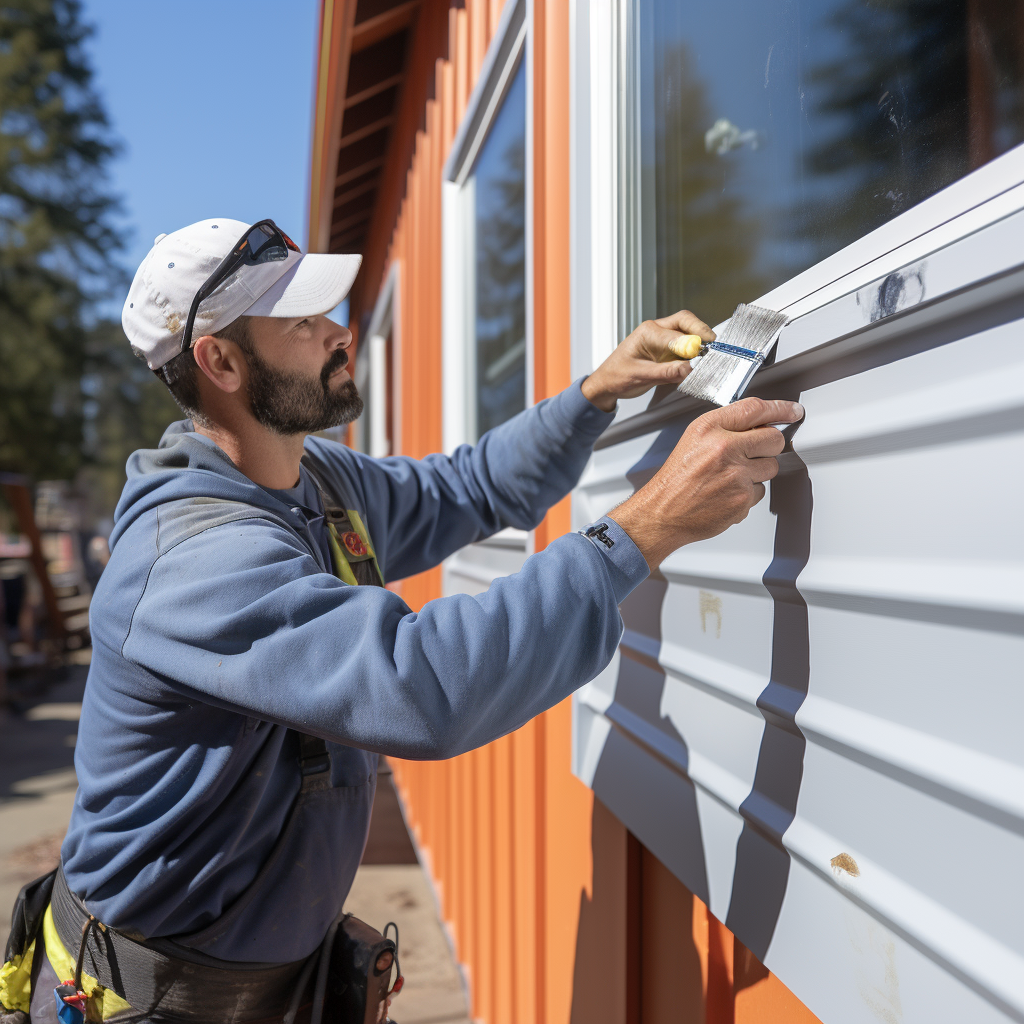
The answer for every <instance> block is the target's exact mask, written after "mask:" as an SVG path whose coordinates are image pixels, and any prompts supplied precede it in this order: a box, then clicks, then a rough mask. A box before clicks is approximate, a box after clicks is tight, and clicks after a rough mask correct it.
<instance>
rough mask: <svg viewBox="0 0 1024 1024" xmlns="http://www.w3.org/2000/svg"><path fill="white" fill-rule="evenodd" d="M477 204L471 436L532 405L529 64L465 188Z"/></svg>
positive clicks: (504, 105) (512, 89)
mask: <svg viewBox="0 0 1024 1024" xmlns="http://www.w3.org/2000/svg"><path fill="white" fill-rule="evenodd" d="M464 187H465V189H466V191H467V193H468V194H469V195H470V196H471V202H472V211H471V217H472V241H471V244H470V248H471V249H472V252H473V261H474V275H473V276H474V289H473V290H474V305H473V317H472V335H473V338H472V344H471V346H470V351H469V353H468V354H469V356H470V359H471V362H472V365H473V370H474V372H473V373H472V374H471V376H470V380H471V381H473V382H474V390H473V395H472V397H471V400H470V402H471V405H472V417H473V419H472V422H471V424H470V428H469V436H470V438H471V439H472V440H477V439H478V438H479V437H480V435H481V434H484V433H486V432H487V431H488V430H490V429H491V427H496V426H497V425H498V424H499V423H504V422H505V420H507V419H510V418H511V417H513V416H515V414H516V413H518V412H522V411H523V409H525V408H526V67H525V63H524V62H523V61H520V63H519V69H518V71H516V73H515V77H514V78H513V79H512V83H511V85H510V86H509V90H508V92H507V94H506V95H505V99H504V100H503V102H502V104H501V108H500V109H499V111H498V113H497V116H496V117H495V118H494V122H493V124H492V125H491V129H490V131H489V132H488V134H487V137H486V139H485V140H484V143H483V145H482V146H481V148H480V152H479V154H478V156H477V158H476V162H475V163H474V165H473V170H472V171H471V173H470V176H469V178H468V180H467V182H466V185H465V186H464Z"/></svg>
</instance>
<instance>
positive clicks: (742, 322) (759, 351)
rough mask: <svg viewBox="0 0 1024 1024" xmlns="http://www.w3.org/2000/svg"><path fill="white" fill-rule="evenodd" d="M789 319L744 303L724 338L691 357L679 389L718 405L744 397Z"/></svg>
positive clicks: (702, 347)
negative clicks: (690, 367) (687, 370)
mask: <svg viewBox="0 0 1024 1024" xmlns="http://www.w3.org/2000/svg"><path fill="white" fill-rule="evenodd" d="M788 321H789V317H787V316H786V314H785V313H776V312H775V310H774V309H765V308H764V307H763V306H754V305H750V304H744V303H742V302H741V303H740V304H739V305H738V306H737V307H736V312H735V313H733V315H732V318H731V319H730V320H729V323H728V324H727V325H726V328H725V330H724V331H723V332H722V337H721V338H720V339H718V340H716V341H711V342H708V343H706V344H704V345H701V348H700V353H699V354H698V355H696V356H694V357H693V358H691V360H690V365H691V366H692V367H693V369H692V370H691V371H690V373H689V374H688V375H687V377H686V379H685V380H684V381H683V382H682V384H680V385H679V390H680V391H681V392H682V393H683V394H684V395H693V396H694V397H695V398H703V399H704V400H705V401H708V402H714V403H715V405H729V403H730V402H735V401H736V400H737V399H738V398H742V397H743V392H744V391H746V390H747V386H748V385H749V384H750V381H751V380H752V378H753V376H754V374H755V373H757V371H758V370H760V369H761V366H762V364H763V363H764V361H765V359H766V358H767V357H768V353H769V352H771V350H772V348H773V346H774V345H775V343H776V342H777V341H778V340H779V334H780V332H781V331H782V328H783V327H785V326H786V324H787V323H788Z"/></svg>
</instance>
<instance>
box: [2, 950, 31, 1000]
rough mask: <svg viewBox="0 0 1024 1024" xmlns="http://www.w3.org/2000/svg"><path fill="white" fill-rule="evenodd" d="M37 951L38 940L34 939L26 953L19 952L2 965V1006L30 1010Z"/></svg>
mask: <svg viewBox="0 0 1024 1024" xmlns="http://www.w3.org/2000/svg"><path fill="white" fill-rule="evenodd" d="M35 951H36V940H35V939H33V940H32V942H31V944H30V945H29V947H28V949H26V950H25V952H24V953H18V954H17V955H16V956H15V957H14V958H13V959H11V960H8V961H7V963H5V964H4V965H3V967H0V1006H3V1007H6V1008H7V1009H8V1010H21V1012H22V1013H28V1012H29V1006H30V1005H31V1002H32V958H33V956H34V955H35Z"/></svg>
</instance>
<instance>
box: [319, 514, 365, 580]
mask: <svg viewBox="0 0 1024 1024" xmlns="http://www.w3.org/2000/svg"><path fill="white" fill-rule="evenodd" d="M327 538H328V540H329V541H330V542H331V554H332V555H333V556H334V575H335V576H337V577H338V579H339V580H341V581H342V583H348V584H349V585H351V586H353V587H355V586H358V580H356V575H355V573H354V572H353V571H352V566H350V565H349V564H348V559H347V558H346V557H345V552H344V551H342V550H341V545H340V544H339V543H338V531H337V530H336V529H335V528H334V523H331V524H330V525H329V527H328V529H327Z"/></svg>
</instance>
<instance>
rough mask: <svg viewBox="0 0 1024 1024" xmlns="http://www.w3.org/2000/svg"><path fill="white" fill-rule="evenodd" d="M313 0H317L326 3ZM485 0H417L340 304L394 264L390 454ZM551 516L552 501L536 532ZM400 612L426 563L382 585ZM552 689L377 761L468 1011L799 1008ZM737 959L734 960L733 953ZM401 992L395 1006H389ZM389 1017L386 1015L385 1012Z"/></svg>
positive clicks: (564, 53) (548, 533)
mask: <svg viewBox="0 0 1024 1024" xmlns="http://www.w3.org/2000/svg"><path fill="white" fill-rule="evenodd" d="M326 2H330V0H326ZM532 9H533V18H534V20H533V25H532V46H533V61H534V63H533V74H534V83H533V84H534V90H533V96H534V108H533V125H534V149H533V154H534V157H533V176H534V178H533V180H534V190H533V196H534V202H533V210H532V217H533V275H534V278H533V294H534V304H533V316H534V322H533V345H534V368H535V378H534V394H535V397H536V398H537V399H538V400H540V399H541V398H543V397H546V396H549V395H553V394H555V393H557V392H558V391H560V390H562V389H563V388H564V387H565V386H566V385H568V384H569V383H570V381H569V327H570V323H569V292H570V289H569V274H570V265H569V231H570V224H569V208H570V205H569V182H570V175H569V4H568V0H533V5H532ZM500 10H501V2H500V0H465V3H464V6H463V5H462V4H460V5H459V6H457V7H456V6H454V5H451V6H450V5H449V0H424V4H423V7H422V9H421V13H420V16H419V24H418V26H417V30H416V38H415V40H414V43H413V48H412V52H411V54H410V58H409V67H410V74H409V79H408V82H407V86H406V89H405V94H404V97H403V100H402V103H401V105H400V109H399V111H398V113H397V117H396V128H395V132H394V137H393V140H392V143H391V151H390V154H389V158H388V162H387V166H386V167H385V170H384V174H383V177H382V185H381V198H380V200H379V201H378V205H377V210H376V212H375V215H374V220H373V223H372V227H371V240H370V242H369V244H368V246H367V251H366V254H365V259H364V268H363V273H362V274H361V275H360V281H359V282H358V284H357V288H356V289H355V290H354V293H353V296H352V309H353V320H354V322H358V318H359V315H360V313H362V312H365V311H367V310H369V309H371V308H372V306H373V302H374V299H375V297H376V292H377V289H378V288H379V287H380V284H381V282H382V281H383V279H384V275H385V273H386V271H387V268H388V265H389V263H390V262H391V261H393V260H399V261H400V270H401V275H400V284H399V301H398V311H397V312H398V315H397V345H396V350H395V358H396V381H397V383H396V388H397V392H398V394H397V405H398V407H399V408H400V410H401V413H400V415H401V428H400V434H399V437H398V438H397V448H398V450H399V451H400V452H402V453H403V454H407V455H412V456H416V457H419V456H424V455H427V454H429V453H430V452H434V451H438V450H440V449H441V448H442V436H441V389H442V381H441V265H442V261H441V171H442V167H443V165H444V161H445V158H446V156H447V154H448V150H449V147H450V145H451V142H452V140H453V138H454V135H455V130H456V128H457V126H458V124H459V120H460V118H461V117H462V115H463V113H464V111H465V109H466V104H467V101H468V98H469V94H470V92H471V90H472V87H473V85H474V83H475V81H476V77H477V75H478V73H479V71H480V67H481V64H482V61H483V57H484V54H485V52H486V49H487V45H488V43H489V41H490V38H491V35H492V33H493V31H494V28H495V26H496V24H497V21H498V17H499V15H500ZM569 527H570V522H569V501H568V499H566V500H565V501H563V502H561V503H560V504H559V505H557V506H556V507H555V508H553V509H552V510H551V511H550V512H549V514H548V516H547V518H546V519H545V520H544V522H543V523H542V524H541V525H540V527H538V529H537V531H536V534H535V547H536V548H537V549H540V548H542V547H544V546H545V545H546V544H548V543H549V542H550V541H551V540H553V539H554V538H555V537H558V536H560V535H561V534H563V533H565V532H566V531H567V530H568V529H569ZM395 589H398V590H400V592H401V594H402V596H403V597H404V598H405V600H406V601H407V602H408V603H409V605H410V606H411V607H412V608H413V609H418V608H420V607H422V605H423V604H424V603H425V602H426V601H429V600H431V599H433V598H436V597H439V596H440V593H441V573H440V570H439V569H435V570H432V571H430V572H427V573H423V574H421V575H420V576H417V577H414V578H411V579H408V580H404V581H402V582H401V583H400V584H398V585H396V587H395ZM570 748H571V708H570V704H569V702H568V701H566V702H565V703H563V704H562V705H560V706H558V707H556V708H554V709H552V710H551V711H549V712H547V713H546V714H545V715H542V716H540V717H539V718H537V719H535V720H534V721H533V722H530V723H529V724H528V725H526V726H524V727H523V728H522V729H520V730H519V731H518V732H516V733H514V734H512V735H510V736H506V737H504V738H503V739H500V740H498V741H496V742H495V743H492V744H490V745H489V746H487V747H484V748H482V749H480V750H475V751H473V752H471V753H468V754H465V755H463V756H461V757H457V758H453V759H452V760H450V761H444V762H435V763H423V762H409V761H398V760H393V762H392V763H393V766H394V772H395V780H396V782H397V785H398V789H399V793H400V795H401V798H402V801H403V805H404V808H405V811H406V814H407V817H408V820H409V823H410V825H411V827H412V830H413V832H414V834H415V837H416V840H417V843H418V846H419V848H420V851H421V853H422V854H423V856H424V859H425V861H426V866H427V869H428V870H429V872H430V874H431V876H432V878H433V881H434V884H435V886H436V889H437V893H438V896H439V900H440V903H441V909H442V915H443V917H444V920H445V923H446V925H447V927H448V928H449V931H450V934H451V936H452V939H453V941H454V944H455V950H456V954H457V956H458V959H459V961H460V962H461V964H462V965H463V968H464V970H465V972H466V975H467V979H468V981H469V986H470V994H471V1000H472V1014H473V1016H474V1017H475V1018H478V1019H480V1020H483V1021H486V1022H487V1024H569V1022H570V1021H571V1022H579V1024H605V1022H607V1024H620V1022H629V1024H634V1022H635V1024H646V1022H648V1021H650V1022H652V1024H653V1022H654V1021H655V1020H659V1021H660V1020H679V1019H681V1018H680V1015H679V1009H680V1007H682V1006H686V1007H688V1008H689V1012H690V1014H691V1015H690V1016H688V1017H686V1019H687V1020H692V1021H707V1022H709V1024H726V1022H729V1024H741V1022H742V1024H745V1022H750V1024H753V1022H754V1021H757V1022H758V1024H773V1022H778V1024H782V1022H785V1024H803V1022H805V1021H806V1022H808V1024H810V1022H813V1020H814V1018H813V1017H812V1016H811V1015H810V1013H809V1012H808V1011H807V1010H806V1009H805V1008H804V1007H802V1005H801V1004H800V1003H799V1002H797V1001H796V1000H795V998H794V997H793V996H792V995H790V994H789V993H788V991H787V990H786V989H785V988H784V986H782V985H781V984H780V983H779V982H778V981H777V980H776V979H774V978H773V977H772V976H771V975H769V974H768V973H767V971H765V970H764V968H762V967H761V966H760V965H759V964H758V963H757V962H756V960H753V958H752V957H750V955H749V954H748V953H746V952H745V951H744V950H743V949H742V947H741V946H739V944H738V943H736V942H734V940H733V937H732V935H731V934H730V933H728V932H727V931H726V929H725V928H724V926H723V925H721V924H720V923H718V922H717V921H716V920H715V919H714V918H713V917H711V916H710V915H709V914H708V913H707V910H706V908H705V907H704V905H703V904H702V903H700V901H699V900H697V899H696V898H695V897H694V896H692V894H690V893H689V892H688V891H687V890H686V889H685V888H684V887H683V886H682V885H681V884H680V883H679V882H678V881H677V880H676V879H675V878H674V877H673V876H672V875H671V874H670V873H669V872H668V871H667V870H666V869H665V868H664V867H663V866H662V865H661V864H660V863H659V862H658V861H657V860H656V859H655V858H654V857H653V856H652V855H651V854H650V853H649V852H647V851H646V850H644V849H643V848H642V847H641V846H640V844H639V843H638V842H637V841H636V840H635V839H634V838H633V837H631V836H630V835H629V834H628V833H627V832H626V830H625V828H624V826H623V825H622V824H621V823H620V822H619V821H618V820H617V819H616V818H614V816H612V815H611V813H610V812H608V811H607V810H606V809H605V808H604V807H603V806H602V805H601V804H600V803H599V802H598V801H596V800H595V799H594V796H593V794H592V792H591V791H590V790H589V789H588V788H587V787H585V786H584V785H583V784H582V783H580V782H579V781H578V780H577V779H576V778H575V777H573V775H572V774H571V772H570V768H569V765H570ZM737 964H738V965H739V966H737ZM398 1010H400V1007H398V1006H396V1012H397V1011H398ZM399 1016H401V1014H400V1013H399Z"/></svg>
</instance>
